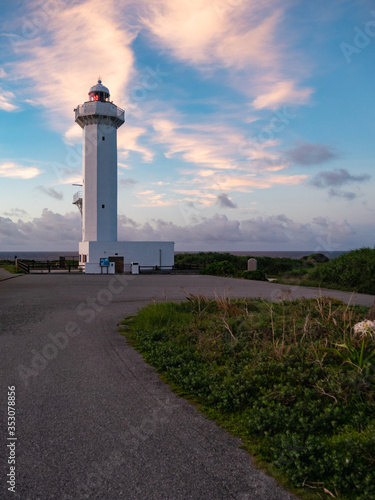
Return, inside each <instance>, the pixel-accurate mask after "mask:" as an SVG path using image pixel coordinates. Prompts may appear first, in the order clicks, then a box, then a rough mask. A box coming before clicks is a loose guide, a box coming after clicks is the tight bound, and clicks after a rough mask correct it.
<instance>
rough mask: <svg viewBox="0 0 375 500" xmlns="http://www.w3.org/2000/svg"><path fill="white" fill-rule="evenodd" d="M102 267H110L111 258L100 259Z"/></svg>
mask: <svg viewBox="0 0 375 500" xmlns="http://www.w3.org/2000/svg"><path fill="white" fill-rule="evenodd" d="M100 267H109V258H108V257H101V258H100Z"/></svg>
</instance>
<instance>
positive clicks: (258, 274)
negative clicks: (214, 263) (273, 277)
mask: <svg viewBox="0 0 375 500" xmlns="http://www.w3.org/2000/svg"><path fill="white" fill-rule="evenodd" d="M240 276H241V278H245V279H246V280H257V281H267V278H266V275H265V274H264V272H263V271H260V270H259V269H257V270H256V271H243V272H242V273H241V275H240Z"/></svg>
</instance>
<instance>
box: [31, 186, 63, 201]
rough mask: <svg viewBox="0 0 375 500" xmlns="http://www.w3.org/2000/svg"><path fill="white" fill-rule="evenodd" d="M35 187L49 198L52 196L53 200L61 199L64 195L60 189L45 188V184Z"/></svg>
mask: <svg viewBox="0 0 375 500" xmlns="http://www.w3.org/2000/svg"><path fill="white" fill-rule="evenodd" d="M35 189H37V190H38V191H39V192H40V193H43V194H46V195H47V196H49V197H50V198H54V199H55V200H62V199H63V197H64V195H63V193H61V192H60V191H56V189H54V188H52V187H50V188H46V187H45V186H37V187H36V188H35Z"/></svg>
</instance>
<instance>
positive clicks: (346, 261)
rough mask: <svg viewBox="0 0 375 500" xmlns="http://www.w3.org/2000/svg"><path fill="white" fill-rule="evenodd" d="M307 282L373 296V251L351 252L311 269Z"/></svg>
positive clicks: (368, 249) (374, 280) (374, 286)
mask: <svg viewBox="0 0 375 500" xmlns="http://www.w3.org/2000/svg"><path fill="white" fill-rule="evenodd" d="M306 279H307V280H310V281H316V282H318V283H319V284H320V285H321V286H323V287H324V286H325V285H326V286H328V285H331V286H332V285H337V286H338V287H341V288H346V289H351V290H355V291H357V292H359V293H369V294H372V295H375V249H371V248H360V249H358V250H352V251H351V252H348V253H345V254H343V255H340V257H337V258H336V259H333V260H331V261H330V262H327V263H325V264H320V265H319V266H317V267H315V268H314V269H312V270H311V271H310V272H309V273H308V275H307V277H306Z"/></svg>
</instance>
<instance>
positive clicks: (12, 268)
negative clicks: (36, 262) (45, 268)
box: [0, 261, 24, 274]
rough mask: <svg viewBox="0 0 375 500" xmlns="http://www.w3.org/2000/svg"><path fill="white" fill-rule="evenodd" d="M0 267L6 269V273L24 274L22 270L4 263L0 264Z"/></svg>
mask: <svg viewBox="0 0 375 500" xmlns="http://www.w3.org/2000/svg"><path fill="white" fill-rule="evenodd" d="M0 267H2V268H3V269H6V270H7V271H9V272H10V273H12V274H22V273H23V272H24V271H22V269H19V268H16V266H15V265H14V264H9V263H8V262H6V261H4V262H0Z"/></svg>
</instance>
